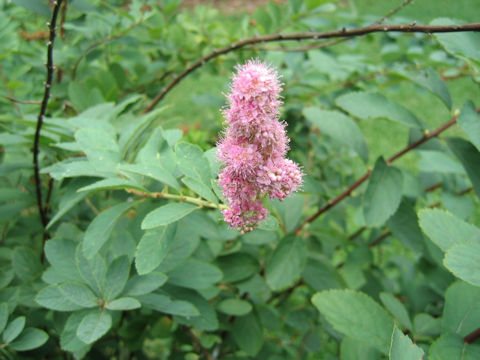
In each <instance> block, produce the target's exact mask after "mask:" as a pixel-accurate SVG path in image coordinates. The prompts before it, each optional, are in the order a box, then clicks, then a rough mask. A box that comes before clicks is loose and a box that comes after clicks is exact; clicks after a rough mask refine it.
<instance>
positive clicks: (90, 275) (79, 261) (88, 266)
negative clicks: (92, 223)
mask: <svg viewBox="0 0 480 360" xmlns="http://www.w3.org/2000/svg"><path fill="white" fill-rule="evenodd" d="M75 263H76V265H77V270H78V272H79V273H80V276H81V277H82V279H83V280H84V281H85V282H86V283H87V284H88V285H89V286H90V288H91V289H92V290H93V291H94V292H95V293H96V294H97V295H101V294H102V293H103V281H104V278H105V274H106V272H107V266H106V264H105V260H103V258H102V257H101V256H100V255H99V254H97V255H95V256H93V257H92V258H91V259H86V258H85V256H84V255H83V251H82V244H79V245H78V247H77V250H76V251H75Z"/></svg>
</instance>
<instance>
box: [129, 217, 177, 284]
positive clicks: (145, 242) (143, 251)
mask: <svg viewBox="0 0 480 360" xmlns="http://www.w3.org/2000/svg"><path fill="white" fill-rule="evenodd" d="M175 231H176V225H167V226H161V227H158V228H156V229H154V230H149V231H147V232H145V234H144V235H143V236H142V238H141V239H140V242H139V244H138V246H137V250H136V251H135V267H136V268H137V271H138V273H139V274H140V275H145V274H148V273H149V272H152V271H153V270H154V269H155V268H156V267H158V265H160V264H161V263H162V261H163V260H164V259H165V257H166V256H167V254H168V251H169V249H170V247H171V246H172V244H173V240H174V239H175Z"/></svg>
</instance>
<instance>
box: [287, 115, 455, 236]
mask: <svg viewBox="0 0 480 360" xmlns="http://www.w3.org/2000/svg"><path fill="white" fill-rule="evenodd" d="M456 122H457V117H454V118H452V119H451V120H450V121H449V122H447V123H445V124H443V125H442V126H440V127H439V128H438V129H436V130H435V131H433V132H431V133H430V132H428V131H426V132H425V135H424V136H423V137H422V138H421V139H420V140H418V141H415V142H414V143H412V144H410V145H408V146H407V147H405V148H404V149H402V150H400V151H399V152H398V153H396V154H395V155H393V156H392V157H390V158H389V159H388V160H387V164H388V165H390V164H391V163H392V162H394V161H395V160H397V159H398V158H400V157H401V156H403V155H405V154H406V153H408V152H409V151H410V150H413V149H415V148H416V147H419V146H420V145H422V144H423V143H425V142H427V141H428V140H430V139H432V138H434V137H436V136H438V135H440V134H441V133H442V132H444V131H445V130H447V129H448V128H449V127H451V126H452V125H454V124H455V123H456ZM370 174H371V170H370V169H369V170H368V171H367V173H366V174H364V175H363V176H362V177H361V178H360V179H358V180H357V181H355V182H354V183H353V184H352V185H351V186H350V187H349V188H348V189H347V190H345V191H344V192H343V193H341V194H340V195H339V196H337V197H336V198H335V199H333V200H330V201H329V202H328V204H327V205H325V206H324V207H322V208H320V209H319V210H318V211H317V212H316V213H315V214H314V215H312V216H311V217H309V218H308V219H307V220H305V221H304V222H303V223H302V224H301V225H300V226H299V227H298V228H297V229H296V230H295V234H297V235H298V234H300V232H301V231H302V229H303V228H304V226H305V225H307V224H309V223H311V222H313V221H314V220H315V219H316V218H318V217H319V216H320V215H322V214H323V213H325V212H327V211H328V210H330V209H331V208H332V207H334V206H335V205H337V204H338V203H339V202H341V201H342V200H343V199H345V198H346V197H348V196H349V195H350V194H351V193H352V192H353V190H355V189H356V188H358V187H359V186H360V185H362V184H363V183H364V182H365V181H366V180H367V179H368V178H369V177H370Z"/></svg>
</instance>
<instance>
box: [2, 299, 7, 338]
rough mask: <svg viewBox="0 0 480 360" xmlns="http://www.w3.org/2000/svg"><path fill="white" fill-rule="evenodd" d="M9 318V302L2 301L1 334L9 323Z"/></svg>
mask: <svg viewBox="0 0 480 360" xmlns="http://www.w3.org/2000/svg"><path fill="white" fill-rule="evenodd" d="M7 320H8V304H7V303H1V304H0V334H1V333H2V331H3V329H5V325H7Z"/></svg>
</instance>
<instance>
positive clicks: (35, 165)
mask: <svg viewBox="0 0 480 360" xmlns="http://www.w3.org/2000/svg"><path fill="white" fill-rule="evenodd" d="M62 1H63V0H55V1H54V7H53V12H52V19H51V20H50V23H48V26H49V30H50V35H49V38H48V42H47V65H46V66H47V80H46V82H45V91H44V93H43V99H42V105H41V107H40V112H39V114H38V118H37V127H36V130H35V138H34V140H33V170H34V175H35V189H36V194H37V206H38V211H39V213H40V218H41V221H42V224H43V227H44V228H45V227H46V226H47V224H48V217H47V213H46V211H45V208H44V207H43V199H42V184H41V180H40V167H39V164H38V153H39V145H40V132H41V130H42V125H43V118H44V116H45V112H46V111H47V105H48V99H49V98H50V88H51V86H52V80H53V72H54V70H55V66H54V65H53V44H54V42H55V36H56V24H57V17H58V12H59V10H60V6H61V5H62Z"/></svg>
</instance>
